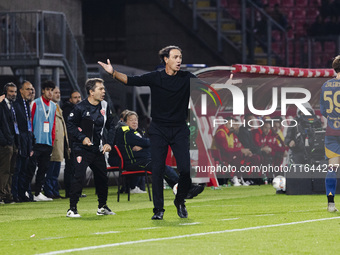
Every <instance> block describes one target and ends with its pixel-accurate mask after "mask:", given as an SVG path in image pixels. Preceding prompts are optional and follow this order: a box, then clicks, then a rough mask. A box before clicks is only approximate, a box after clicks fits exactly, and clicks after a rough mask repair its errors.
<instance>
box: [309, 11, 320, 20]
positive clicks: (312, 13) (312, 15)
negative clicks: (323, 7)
mask: <svg viewBox="0 0 340 255" xmlns="http://www.w3.org/2000/svg"><path fill="white" fill-rule="evenodd" d="M318 15H319V10H318V9H316V8H313V9H308V10H307V18H308V19H311V20H315V19H316V17H317V16H318Z"/></svg>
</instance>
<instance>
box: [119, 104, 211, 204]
mask: <svg viewBox="0 0 340 255" xmlns="http://www.w3.org/2000/svg"><path fill="white" fill-rule="evenodd" d="M123 122H124V123H126V126H123V125H122V126H121V127H120V128H119V129H117V130H116V145H117V146H118V148H119V150H120V151H121V153H122V156H123V159H124V168H125V169H126V170H132V171H133V170H144V169H146V170H148V171H151V172H152V164H151V151H150V139H149V138H146V137H145V134H144V132H143V131H141V130H140V129H139V128H138V115H137V113H136V112H133V111H128V112H127V113H126V115H125V116H124V117H123ZM164 172H165V174H164V179H165V180H166V182H167V183H168V184H169V186H170V187H171V188H173V187H174V186H175V184H176V183H178V174H177V172H176V171H175V170H174V169H173V168H171V167H170V166H166V167H165V169H164ZM133 185H135V186H136V183H135V184H132V185H131V184H130V188H135V187H134V186H133ZM203 189H204V187H203V186H200V185H192V186H191V189H190V191H189V194H188V197H187V198H192V197H194V196H197V195H198V194H199V193H201V192H202V191H203Z"/></svg>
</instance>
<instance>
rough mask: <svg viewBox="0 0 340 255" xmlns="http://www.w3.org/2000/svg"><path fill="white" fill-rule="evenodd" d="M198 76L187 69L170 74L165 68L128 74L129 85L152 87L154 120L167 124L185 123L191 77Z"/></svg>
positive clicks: (152, 115)
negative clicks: (141, 73)
mask: <svg viewBox="0 0 340 255" xmlns="http://www.w3.org/2000/svg"><path fill="white" fill-rule="evenodd" d="M195 77H196V76H195V75H193V74H192V73H190V72H187V71H178V72H177V74H176V75H173V76H171V75H168V74H167V73H166V72H165V70H163V71H154V72H150V73H147V74H144V75H141V76H128V82H127V85H128V86H149V87H150V89H151V117H152V121H153V122H155V123H158V124H164V125H166V126H179V125H182V124H185V122H186V119H187V116H188V104H189V97H190V78H195Z"/></svg>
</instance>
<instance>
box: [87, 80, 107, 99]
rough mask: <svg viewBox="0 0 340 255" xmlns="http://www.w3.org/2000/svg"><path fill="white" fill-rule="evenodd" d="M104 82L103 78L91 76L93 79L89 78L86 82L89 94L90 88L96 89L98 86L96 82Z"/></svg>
mask: <svg viewBox="0 0 340 255" xmlns="http://www.w3.org/2000/svg"><path fill="white" fill-rule="evenodd" d="M97 82H99V83H104V80H103V79H100V78H91V79H87V81H86V83H85V88H86V92H87V94H88V95H90V90H92V91H94V90H95V88H96V83H97Z"/></svg>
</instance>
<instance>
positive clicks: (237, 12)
mask: <svg viewBox="0 0 340 255" xmlns="http://www.w3.org/2000/svg"><path fill="white" fill-rule="evenodd" d="M228 11H229V13H230V15H231V16H232V17H233V18H235V19H240V18H241V11H240V9H239V8H229V9H228Z"/></svg>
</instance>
